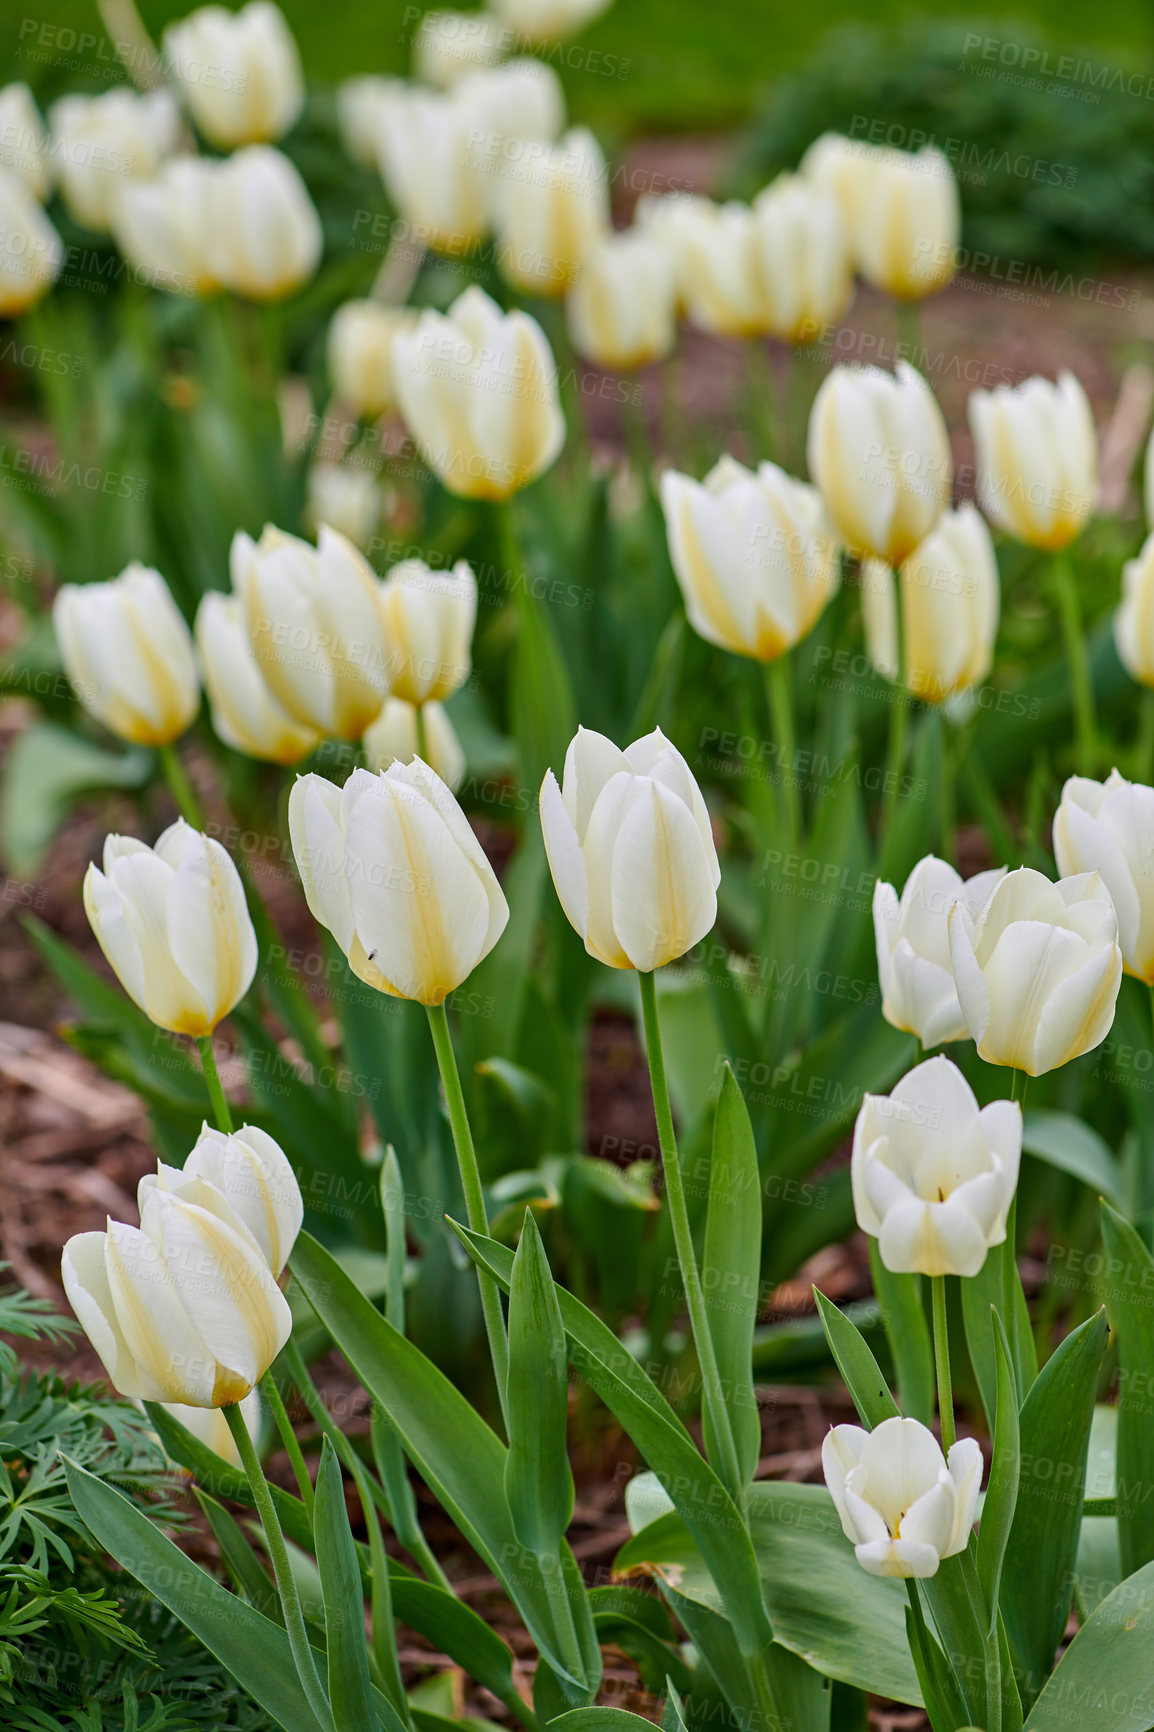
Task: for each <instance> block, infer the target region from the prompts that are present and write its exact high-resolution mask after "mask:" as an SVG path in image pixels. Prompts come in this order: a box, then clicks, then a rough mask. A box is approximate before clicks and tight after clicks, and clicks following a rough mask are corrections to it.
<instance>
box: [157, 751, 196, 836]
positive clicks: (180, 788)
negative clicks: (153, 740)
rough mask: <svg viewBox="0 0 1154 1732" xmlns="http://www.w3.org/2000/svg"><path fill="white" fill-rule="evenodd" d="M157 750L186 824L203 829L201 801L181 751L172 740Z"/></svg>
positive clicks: (165, 775) (165, 776)
mask: <svg viewBox="0 0 1154 1732" xmlns="http://www.w3.org/2000/svg"><path fill="white" fill-rule="evenodd" d="M156 751H157V756H158V757H159V759H160V765H161V768H162V770H163V771H164V779H165V781H166V782H167V783H168V787H169V791H170V793H171V794H172V797H173V799H174V800H175V801H176V805H177V810H178V811H179V813H180V815H181V817H182V818H183V819H184V821H185V823H186V824H191V825H192V827H193V829H194V830H203V829H204V813H203V812H202V811H201V809H200V801H199V800H198V799H197V797H196V790H195V789H194V787H193V785H192V783H191V782H190V781H189V779H188V771H187V770H186V769H185V767H184V762H183V760H182V758H181V756H180V753H179V752H178V751H177V749H176V747H175V746H174V745H173V744H172V743H171V742H169V743H167V744H165V745H163V746H158V747H157V748H156Z"/></svg>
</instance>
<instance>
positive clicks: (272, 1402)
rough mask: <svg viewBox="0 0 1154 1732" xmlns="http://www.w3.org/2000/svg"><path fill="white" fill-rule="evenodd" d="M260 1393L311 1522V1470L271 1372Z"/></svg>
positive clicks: (266, 1377)
mask: <svg viewBox="0 0 1154 1732" xmlns="http://www.w3.org/2000/svg"><path fill="white" fill-rule="evenodd" d="M260 1392H261V1394H262V1395H263V1396H264V1398H265V1400H266V1401H267V1402H268V1405H269V1411H270V1412H271V1413H272V1416H273V1419H274V1420H275V1421H276V1428H277V1430H278V1432H279V1433H280V1440H281V1442H282V1443H283V1444H284V1446H285V1452H286V1454H287V1455H288V1458H289V1461H290V1462H291V1463H292V1470H293V1474H294V1475H295V1477H296V1482H297V1489H298V1491H299V1492H300V1494H301V1502H302V1503H303V1504H304V1506H305V1508H306V1509H307V1510H308V1512H309V1520H310V1521H311V1520H312V1514H313V1482H312V1480H311V1479H310V1478H309V1470H308V1468H307V1467H306V1466H305V1458H304V1456H303V1455H302V1454H301V1446H300V1444H299V1443H298V1442H297V1434H296V1432H295V1431H294V1430H293V1428H292V1423H291V1421H290V1419H289V1416H288V1414H287V1412H286V1411H285V1404H284V1402H283V1401H282V1400H281V1393H280V1390H279V1389H278V1388H277V1386H276V1380H275V1379H274V1377H273V1374H272V1372H271V1370H270V1371H266V1372H265V1374H264V1376H263V1377H262V1378H261V1380H260Z"/></svg>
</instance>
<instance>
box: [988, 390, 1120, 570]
mask: <svg viewBox="0 0 1154 1732" xmlns="http://www.w3.org/2000/svg"><path fill="white" fill-rule="evenodd" d="M969 416H970V430H971V432H972V433H973V435H974V463H975V467H976V470H977V477H976V479H977V492H978V503H979V504H980V505H981V507H982V510H983V511H984V512H985V513H986V516H987V517H992V518H993V520H994V522H995V523H996V524H997V525H998V526H999V528H1001V529H1004V530H1005V531H1006V532H1007V534H1009V535H1013V536H1015V537H1016V539H1017V540H1018V541H1024V542H1026V543H1027V544H1028V546H1030V547H1042V548H1046V549H1048V550H1049V551H1050V552H1058V551H1059V550H1060V549H1061V548H1063V547H1066V546H1068V545H1069V543H1070V542H1071V541H1073V539H1074V537H1075V536H1076V535H1077V534H1078V531H1079V530H1080V529H1081V527H1082V525H1083V524H1084V523H1085V521H1086V519H1087V518H1088V517H1089V515H1090V513H1091V512H1092V511H1093V509H1094V506H1095V504H1096V502H1097V498H1098V439H1097V435H1096V433H1095V431H1094V416H1093V413H1092V411H1091V409H1090V403H1089V399H1088V398H1087V396H1086V393H1085V391H1083V389H1082V387H1081V385H1080V384H1079V383H1078V381H1077V379H1075V377H1074V375H1073V373H1066V372H1063V373H1059V375H1058V383H1057V384H1056V385H1053V384H1051V383H1050V381H1049V379H1040V378H1034V379H1027V380H1026V382H1025V384H1023V385H1016V386H1010V385H998V386H997V387H996V388H995V389H994V390H993V391H971V392H970V401H969Z"/></svg>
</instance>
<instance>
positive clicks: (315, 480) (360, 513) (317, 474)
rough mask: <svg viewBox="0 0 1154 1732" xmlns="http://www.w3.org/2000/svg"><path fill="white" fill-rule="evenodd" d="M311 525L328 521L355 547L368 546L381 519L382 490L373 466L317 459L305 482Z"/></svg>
mask: <svg viewBox="0 0 1154 1732" xmlns="http://www.w3.org/2000/svg"><path fill="white" fill-rule="evenodd" d="M305 492H306V506H305V514H306V516H307V519H308V524H309V527H310V529H314V530H315V529H317V528H319V526H320V525H321V524H322V523H327V524H328V525H329V527H330V529H336V530H339V531H340V533H341V534H342V535H344V536H347V537H348V539H349V540H350V541H351V542H352V543H353V546H354V547H367V546H368V544H369V542H370V541H371V540H372V537H373V531H374V530H375V529H376V527H377V525H378V523H379V522H380V521H381V490H380V487H379V485H378V482H377V477H376V475H375V474H374V472H373V470H371V469H362V468H360V467H359V466H358V465H357V464H356V463H314V464H313V466H312V468H311V469H310V470H309V473H308V480H307V482H306V484H305Z"/></svg>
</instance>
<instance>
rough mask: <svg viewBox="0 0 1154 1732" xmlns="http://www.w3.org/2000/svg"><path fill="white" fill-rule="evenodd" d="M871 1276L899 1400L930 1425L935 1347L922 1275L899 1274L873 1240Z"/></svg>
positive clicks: (912, 1416)
mask: <svg viewBox="0 0 1154 1732" xmlns="http://www.w3.org/2000/svg"><path fill="white" fill-rule="evenodd" d="M869 1259H870V1276H871V1278H872V1280H873V1289H874V1292H875V1293H876V1294H877V1298H878V1303H879V1305H880V1306H881V1312H882V1318H883V1321H884V1324H885V1332H886V1340H887V1341H888V1342H889V1348H890V1354H891V1356H892V1358H893V1362H894V1370H895V1372H896V1375H897V1383H898V1400H899V1402H900V1404H901V1410H902V1412H903V1413H904V1414H906V1415H907V1417H908V1418H910V1419H919V1420H921V1422H922V1424H923V1425H929V1423H930V1421H931V1420H932V1418H933V1416H934V1394H935V1389H934V1349H933V1343H932V1342H931V1340H930V1326H929V1324H928V1322H927V1321H926V1310H925V1305H924V1304H923V1302H922V1278H921V1276H920V1275H914V1274H910V1275H895V1274H894V1272H893V1270H892V1269H887V1268H886V1266H885V1264H884V1263H883V1262H882V1260H881V1256H880V1254H879V1252H878V1242H877V1240H876V1239H871V1240H870V1241H869Z"/></svg>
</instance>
